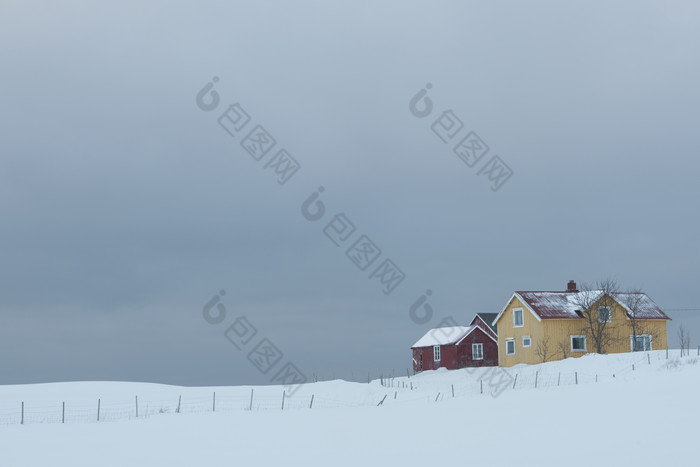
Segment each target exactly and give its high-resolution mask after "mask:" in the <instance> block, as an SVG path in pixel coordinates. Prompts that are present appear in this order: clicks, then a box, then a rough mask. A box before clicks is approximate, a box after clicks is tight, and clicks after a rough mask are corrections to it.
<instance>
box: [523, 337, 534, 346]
mask: <svg viewBox="0 0 700 467" xmlns="http://www.w3.org/2000/svg"><path fill="white" fill-rule="evenodd" d="M525 339H527V341H528V343H527V344H525ZM523 347H525V348H527V347H532V338H531V337H530V336H523Z"/></svg>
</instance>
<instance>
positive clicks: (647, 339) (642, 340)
mask: <svg viewBox="0 0 700 467" xmlns="http://www.w3.org/2000/svg"><path fill="white" fill-rule="evenodd" d="M630 344H631V347H632V352H641V351H646V350H651V335H650V334H639V335H638V336H637V342H636V345H635V342H634V336H630Z"/></svg>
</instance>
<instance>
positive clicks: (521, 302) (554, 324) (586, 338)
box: [493, 281, 671, 367]
mask: <svg viewBox="0 0 700 467" xmlns="http://www.w3.org/2000/svg"><path fill="white" fill-rule="evenodd" d="M583 304H585V305H583ZM582 308H587V310H589V311H588V312H586V311H587V310H585V309H582ZM670 319H671V318H669V317H668V316H667V315H666V314H665V313H664V312H663V311H662V310H661V309H660V308H659V307H658V305H656V303H654V301H652V300H651V299H650V298H649V297H648V296H647V295H646V294H645V293H642V292H626V293H618V292H614V293H604V292H602V291H600V290H592V291H579V290H578V289H577V288H576V283H575V282H574V281H569V284H568V287H567V290H566V291H564V292H515V293H513V295H512V296H511V298H510V299H509V300H508V302H507V303H506V306H505V307H504V308H503V310H502V311H501V312H500V313H499V314H498V316H497V317H496V319H495V320H494V321H493V325H495V326H496V327H497V329H498V364H499V366H504V367H509V366H513V365H516V364H518V363H528V364H534V363H542V362H545V361H552V360H561V359H563V358H567V357H580V356H582V355H584V354H586V353H593V352H596V351H600V353H620V352H631V351H633V350H659V349H665V348H666V346H667V335H666V324H667V321H668V320H670Z"/></svg>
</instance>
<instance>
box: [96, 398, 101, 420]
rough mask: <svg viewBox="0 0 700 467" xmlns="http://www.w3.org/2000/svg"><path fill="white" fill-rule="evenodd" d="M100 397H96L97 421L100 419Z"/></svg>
mask: <svg viewBox="0 0 700 467" xmlns="http://www.w3.org/2000/svg"><path fill="white" fill-rule="evenodd" d="M100 402H101V400H100V399H97V421H98V422H99V421H100Z"/></svg>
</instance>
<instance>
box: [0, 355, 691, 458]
mask: <svg viewBox="0 0 700 467" xmlns="http://www.w3.org/2000/svg"><path fill="white" fill-rule="evenodd" d="M633 364H634V366H635V368H634V370H632V365H633ZM516 375H517V380H516V379H515V377H516ZM613 375H615V376H614V377H613ZM596 378H597V382H596ZM535 379H537V388H535V387H534V386H535ZM481 380H483V382H482V381H481ZM577 381H578V384H576V382H577ZM389 384H393V387H387V386H382V385H381V384H380V383H379V382H378V381H373V382H372V383H371V384H359V383H347V382H343V381H331V382H319V383H313V384H307V385H305V386H303V387H301V389H299V391H298V392H297V393H296V394H295V395H294V396H293V397H292V398H291V399H287V400H286V401H285V410H284V411H282V410H281V402H282V388H281V387H276V386H266V387H255V388H251V387H231V388H222V387H219V388H181V387H175V386H164V385H157V384H143V383H99V382H91V383H57V384H42V385H20V386H2V387H0V424H2V425H0V465H3V466H5V465H6V466H35V465H36V466H39V465H42V466H43V465H104V466H125V465H129V466H154V465H168V466H180V465H182V466H185V465H187V466H190V465H222V464H224V463H226V464H229V465H234V464H235V465H274V464H276V463H285V464H288V465H289V464H291V465H296V464H302V463H303V464H304V465H330V464H332V465H334V466H338V465H341V466H344V465H353V466H355V465H365V466H367V465H387V464H391V465H425V464H428V463H430V464H433V465H440V464H448V463H449V464H453V463H455V462H460V463H465V464H466V463H469V464H472V465H478V464H486V463H488V464H489V465H513V464H517V465H525V466H530V465H532V466H535V465H537V466H542V465H567V466H578V465H582V466H583V465H586V466H589V465H590V464H600V465H637V466H646V465H649V466H651V465H665V464H667V463H669V462H670V461H671V459H675V460H677V461H679V462H680V463H681V464H685V465H698V462H699V461H700V457H698V455H697V454H696V449H695V447H694V440H695V439H696V438H697V437H698V432H697V430H698V418H699V417H698V416H699V415H700V404H698V402H697V394H698V392H699V390H700V359H698V357H697V356H696V355H695V354H691V356H690V357H683V358H682V359H679V358H678V351H671V355H670V358H669V359H668V360H667V359H666V356H665V352H664V351H659V352H650V353H649V356H647V353H637V354H621V355H608V356H597V355H590V356H585V357H583V358H580V359H569V360H566V361H561V362H553V363H547V364H543V365H533V366H524V365H521V366H518V367H514V368H512V369H508V371H507V373H500V372H498V373H497V372H494V371H493V370H490V372H489V373H485V372H484V370H479V371H475V372H474V371H472V372H468V371H465V370H458V371H444V370H442V371H437V372H424V373H423V374H420V375H416V376H412V377H411V378H410V379H408V378H406V377H403V378H396V379H394V380H393V381H392V382H390V383H389ZM411 385H413V390H411V389H410V386H411ZM513 385H515V389H513ZM404 386H407V387H404ZM453 387H454V392H455V396H454V397H452V388H453ZM482 387H483V394H482V393H481V391H482ZM251 389H254V399H253V410H252V411H250V410H248V409H249V406H250V392H251ZM214 391H215V392H216V394H217V396H216V399H217V402H216V404H217V405H216V412H215V413H213V412H212V408H213V407H212V405H213V392H214ZM312 394H313V395H314V406H313V408H312V409H309V403H310V400H311V395H312ZM438 394H439V396H438ZM136 395H138V396H139V405H140V414H139V415H140V416H139V418H138V419H137V418H136V417H135V396H136ZM385 395H386V396H387V397H386V399H385V402H384V403H383V404H382V405H381V406H379V407H378V406H377V403H378V402H379V401H380V400H381V399H382V398H383V397H384V396H385ZM494 395H496V397H494ZM180 396H182V402H181V412H182V413H175V411H176V408H177V402H178V399H179V397H180ZM98 398H100V399H101V401H100V402H101V410H103V412H102V417H101V421H100V422H99V423H98V422H97V421H96V413H97V399H98ZM436 399H437V401H436ZM22 401H24V403H25V424H24V425H19V424H18V423H19V421H20V420H19V418H18V417H19V416H21V411H20V410H19V409H18V408H19V407H20V406H21V402H22ZM64 401H65V402H66V423H65V424H62V423H61V417H62V402H64ZM161 412H163V413H161Z"/></svg>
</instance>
